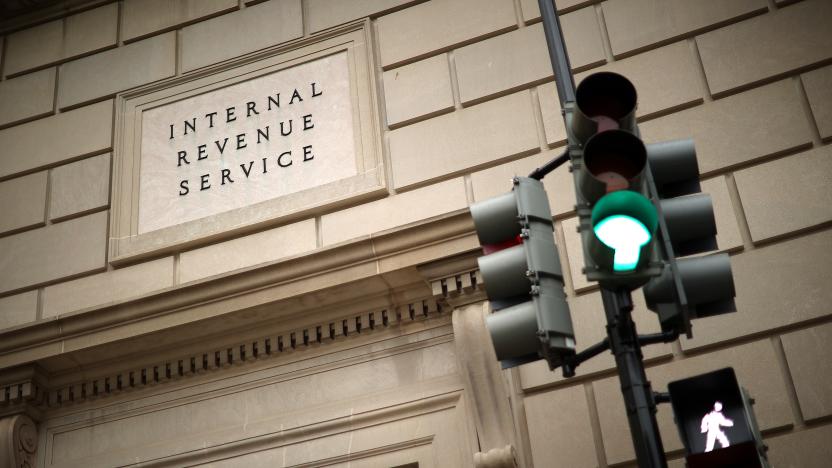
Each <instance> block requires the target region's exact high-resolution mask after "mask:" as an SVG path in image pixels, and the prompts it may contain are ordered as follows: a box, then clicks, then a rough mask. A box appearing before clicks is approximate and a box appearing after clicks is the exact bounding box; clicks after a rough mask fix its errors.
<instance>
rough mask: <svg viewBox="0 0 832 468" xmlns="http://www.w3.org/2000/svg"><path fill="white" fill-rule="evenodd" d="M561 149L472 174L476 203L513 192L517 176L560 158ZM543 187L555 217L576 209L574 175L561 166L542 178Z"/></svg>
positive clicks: (527, 173) (526, 174)
mask: <svg viewBox="0 0 832 468" xmlns="http://www.w3.org/2000/svg"><path fill="white" fill-rule="evenodd" d="M561 152H562V148H557V149H554V150H551V151H544V152H542V153H537V154H535V155H533V156H528V157H526V158H523V159H517V160H515V161H512V162H509V163H506V164H502V165H500V166H496V167H492V168H489V169H485V170H482V171H479V172H475V173H473V174H471V185H472V186H473V189H474V201H475V202H480V201H483V200H486V199H488V198H491V197H494V196H497V195H501V194H503V193H506V192H508V191H509V190H511V187H512V185H511V179H512V178H513V177H514V176H523V177H525V176H528V175H529V173H531V172H532V171H533V170H535V169H536V168H538V167H540V166H543V165H544V164H546V163H547V162H549V161H550V160H552V159H554V158H556V157H558V156H559V155H560V154H561ZM543 186H544V188H545V189H546V194H547V195H548V197H549V206H550V207H551V209H552V215H553V216H560V215H564V214H567V213H570V212H572V211H574V210H575V189H574V183H573V182H572V173H570V172H569V171H568V170H566V167H561V168H559V169H557V170H555V171H554V172H551V173H549V175H547V176H546V178H545V179H543Z"/></svg>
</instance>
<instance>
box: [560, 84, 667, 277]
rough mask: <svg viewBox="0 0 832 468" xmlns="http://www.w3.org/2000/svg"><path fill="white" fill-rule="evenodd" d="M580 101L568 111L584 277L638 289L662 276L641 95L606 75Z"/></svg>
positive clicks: (580, 91) (581, 89) (581, 90)
mask: <svg viewBox="0 0 832 468" xmlns="http://www.w3.org/2000/svg"><path fill="white" fill-rule="evenodd" d="M575 96H576V98H575V102H574V103H567V105H566V106H565V108H564V112H565V119H566V127H567V134H568V142H569V156H570V160H571V162H572V174H573V177H574V180H575V196H576V201H577V203H576V211H577V214H578V223H579V230H580V234H581V240H582V245H583V251H584V265H585V267H584V273H585V274H586V276H587V279H588V280H589V281H598V282H599V283H600V284H601V286H602V287H607V288H611V289H617V288H626V289H634V288H637V287H639V286H641V285H643V284H644V283H646V282H647V281H648V280H649V279H650V278H653V277H655V276H658V275H660V274H661V271H662V264H661V261H660V259H659V257H658V256H657V253H656V252H655V249H654V244H655V238H656V235H657V232H658V228H659V221H660V220H659V216H658V211H657V210H656V207H655V206H654V203H653V202H652V201H651V200H650V192H649V186H648V183H647V182H648V179H649V167H648V153H647V148H646V147H645V145H644V143H643V142H642V141H641V139H640V138H639V133H638V127H637V126H636V123H635V111H636V103H637V93H636V90H635V87H634V86H633V85H632V83H630V81H629V80H627V79H626V78H624V77H623V76H621V75H618V74H616V73H610V72H601V73H595V74H592V75H590V76H588V77H586V78H585V79H584V80H583V81H582V82H581V84H580V85H579V86H578V88H577V90H576V93H575Z"/></svg>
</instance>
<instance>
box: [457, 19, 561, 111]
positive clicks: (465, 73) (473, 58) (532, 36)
mask: <svg viewBox="0 0 832 468" xmlns="http://www.w3.org/2000/svg"><path fill="white" fill-rule="evenodd" d="M548 54H549V52H548V50H547V49H546V39H545V37H544V36H543V26H542V24H536V25H533V26H529V27H528V28H522V29H518V30H516V31H511V32H508V33H505V34H501V35H499V36H496V37H493V38H490V39H486V40H484V41H480V42H475V43H474V44H471V45H469V46H465V47H462V48H461V49H458V50H456V51H455V52H454V61H455V63H456V74H457V80H458V82H459V97H460V100H461V101H462V104H463V105H464V104H467V103H470V102H471V101H475V100H478V99H481V98H483V97H487V96H490V95H493V94H496V93H500V92H505V91H510V90H514V89H519V88H522V87H525V86H527V85H529V84H531V83H534V82H536V81H540V80H543V79H546V78H547V77H550V76H552V65H551V64H550V62H549V60H548V58H549V55H548Z"/></svg>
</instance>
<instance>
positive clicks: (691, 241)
mask: <svg viewBox="0 0 832 468" xmlns="http://www.w3.org/2000/svg"><path fill="white" fill-rule="evenodd" d="M575 96H576V98H575V102H574V103H567V105H566V106H565V107H564V112H565V117H566V127H567V134H568V141H569V155H570V159H571V161H572V172H573V177H574V180H575V194H576V200H577V204H576V211H577V215H578V222H579V230H580V233H581V240H582V245H583V251H584V264H585V268H584V272H585V274H586V277H587V279H588V280H589V281H597V282H599V283H600V285H601V286H602V287H605V288H609V289H635V288H638V287H641V286H645V287H644V295H645V299H646V302H647V306H648V308H649V309H650V310H653V311H655V312H656V313H657V314H658V316H659V321H660V323H661V326H662V330H663V331H675V332H679V333H685V334H687V335H688V336H691V323H690V321H691V320H692V319H695V318H700V317H707V316H711V315H717V314H722V313H726V312H731V311H734V310H736V307H735V305H734V300H733V299H734V296H735V292H734V282H733V275H732V273H731V263H730V259H729V257H728V255H727V254H716V255H709V256H705V257H695V258H679V259H677V257H682V256H688V255H692V254H701V253H704V252H708V251H711V250H714V249H716V221H715V220H714V212H713V203H712V201H711V198H710V196H709V195H707V194H701V193H699V192H700V190H701V187H700V184H699V166H698V163H697V159H696V150H695V148H694V144H693V141H692V140H690V139H684V140H674V141H667V142H661V143H653V144H650V145H645V144H644V143H643V142H642V141H641V138H640V133H639V129H638V126H637V125H636V121H635V111H636V104H637V101H638V98H637V93H636V90H635V87H634V86H633V85H632V83H630V81H629V80H627V79H626V78H625V77H623V76H621V75H618V74H616V73H611V72H600V73H595V74H592V75H589V76H588V77H586V78H585V79H584V80H583V81H582V82H581V84H580V85H579V86H578V88H577V91H576V93H575Z"/></svg>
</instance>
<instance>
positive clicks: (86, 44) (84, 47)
mask: <svg viewBox="0 0 832 468" xmlns="http://www.w3.org/2000/svg"><path fill="white" fill-rule="evenodd" d="M117 27H118V5H117V4H115V3H111V4H109V5H104V6H102V7H99V8H95V9H92V10H87V11H84V12H81V13H78V14H75V15H71V16H68V17H67V18H66V22H64V20H55V21H50V22H48V23H44V24H42V25H39V26H35V27H32V28H28V29H24V30H21V31H18V32H15V33H13V34H11V35H10V36H9V39H8V41H9V43H8V45H7V49H8V50H7V52H6V54H7V55H6V65H5V68H4V70H3V73H5V74H6V75H11V74H17V73H20V72H22V71H26V70H29V69H32V68H35V67H40V66H43V65H47V64H50V63H55V62H58V61H61V60H66V59H69V58H72V57H75V56H78V55H82V54H87V53H90V52H95V51H97V50H101V49H104V48H107V47H111V46H114V45H115V44H116V31H117Z"/></svg>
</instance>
